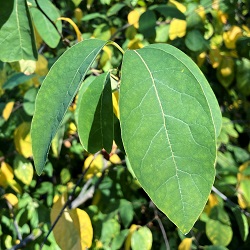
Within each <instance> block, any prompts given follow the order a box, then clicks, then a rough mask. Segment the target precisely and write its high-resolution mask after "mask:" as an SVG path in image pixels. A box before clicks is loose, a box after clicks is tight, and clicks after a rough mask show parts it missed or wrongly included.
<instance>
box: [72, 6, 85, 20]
mask: <svg viewBox="0 0 250 250" xmlns="http://www.w3.org/2000/svg"><path fill="white" fill-rule="evenodd" d="M74 16H75V18H76V20H77V22H78V23H80V22H81V19H82V17H83V13H82V10H81V9H80V8H76V9H75V10H74Z"/></svg>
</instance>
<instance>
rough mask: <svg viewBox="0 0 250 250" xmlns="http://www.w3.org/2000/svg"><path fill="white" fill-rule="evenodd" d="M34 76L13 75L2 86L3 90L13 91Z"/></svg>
mask: <svg viewBox="0 0 250 250" xmlns="http://www.w3.org/2000/svg"><path fill="white" fill-rule="evenodd" d="M34 76H35V74H31V75H25V74H24V73H15V74H14V75H12V76H11V77H10V78H9V79H8V80H7V81H6V82H5V83H4V84H3V89H13V88H15V87H16V86H18V85H19V84H22V83H25V82H26V81H28V80H30V79H31V78H33V77H34Z"/></svg>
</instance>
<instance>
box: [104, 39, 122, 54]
mask: <svg viewBox="0 0 250 250" xmlns="http://www.w3.org/2000/svg"><path fill="white" fill-rule="evenodd" d="M109 44H110V45H113V46H115V47H116V48H117V49H118V50H119V51H120V52H121V53H122V54H123V55H124V53H125V52H124V50H123V49H122V48H121V47H120V46H119V45H118V44H117V43H116V42H113V41H109V42H108V43H107V45H109Z"/></svg>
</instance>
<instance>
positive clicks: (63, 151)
mask: <svg viewBox="0 0 250 250" xmlns="http://www.w3.org/2000/svg"><path fill="white" fill-rule="evenodd" d="M27 6H28V8H29V10H28V11H29V13H30V15H31V20H32V25H33V29H34V36H35V40H32V41H29V40H27V41H26V40H25V41H24V42H26V43H29V44H30V43H34V46H36V49H37V51H38V55H37V53H36V51H33V59H32V58H30V59H27V58H23V59H20V58H18V56H17V54H15V51H14V50H15V41H14V39H13V44H12V41H11V43H9V44H8V46H9V47H8V48H7V47H6V48H5V47H2V48H1V51H2V52H0V56H1V60H2V61H0V162H1V169H0V199H1V202H0V208H1V209H0V220H1V225H0V249H20V248H25V249H39V248H40V246H41V245H42V244H43V243H44V245H43V249H66V250H67V249H85V247H89V248H90V249H112V250H115V249H126V250H129V249H133V250H135V249H160V250H163V249H180V250H184V249H210V250H212V249H213V250H217V249H218V250H223V249H249V246H250V236H249V223H250V213H249V212H250V157H249V156H250V143H249V141H250V109H249V107H250V1H249V0H228V1H222V0H182V1H175V0H169V1H167V0H157V1H152V0H131V1H128V0H125V1H115V0H100V1H97V0H86V1H81V0H53V1H49V0H46V1H45V0H39V1H34V0H30V1H27ZM5 7H6V6H4V5H3V7H1V8H2V9H1V11H0V12H1V14H3V13H4V11H5V9H4V8H5ZM0 16H1V15H0ZM53 23H54V24H53ZM0 24H1V25H0V27H4V23H3V22H2V19H1V18H0ZM9 31H10V30H8V32H9ZM1 32H2V33H1ZM5 32H6V31H5V30H4V29H3V28H0V37H3V36H5V35H6V34H5ZM6 36H7V35H6ZM88 38H98V39H103V40H113V41H115V42H116V43H118V44H119V45H120V46H121V47H122V48H123V49H125V50H126V49H138V48H142V47H143V46H145V45H147V44H150V43H168V44H172V45H173V46H175V47H177V48H179V49H181V50H182V51H183V52H185V53H186V54H187V55H189V56H190V57H191V58H192V59H193V60H194V61H195V62H196V63H197V65H198V66H199V67H200V69H201V70H202V72H203V73H204V74H205V76H206V78H207V79H208V81H209V83H210V84H211V87H212V88H213V90H214V92H215V94H216V97H217V99H218V102H219V104H220V107H221V111H222V115H223V127H222V131H221V134H220V136H219V138H218V157H217V163H216V171H217V173H216V179H215V184H214V187H213V190H212V192H211V194H210V196H209V199H208V202H207V205H206V207H205V209H204V211H203V213H202V214H201V216H200V218H199V220H198V221H197V223H196V224H195V225H194V228H193V229H192V231H191V232H190V233H189V234H188V235H183V234H182V233H181V232H180V231H178V229H177V228H176V227H175V225H174V224H172V223H171V222H170V221H169V220H168V218H167V217H166V216H164V215H163V214H162V213H161V212H160V211H159V210H157V208H156V207H155V206H154V205H153V203H152V202H151V201H150V199H149V197H148V196H147V194H146V193H145V192H144V191H143V190H142V189H141V188H140V185H139V183H138V182H137V181H136V180H135V179H134V178H133V173H132V171H131V168H130V166H129V163H128V162H127V160H126V158H125V156H124V153H123V147H122V142H121V141H119V140H117V141H119V143H117V144H119V145H118V147H117V146H116V145H114V146H113V150H112V153H111V154H110V155H108V154H107V153H106V152H99V153H98V154H96V155H94V156H93V155H89V154H88V153H87V152H85V151H84V150H83V148H82V146H81V144H80V143H79V139H78V135H77V131H76V125H75V115H77V109H76V104H77V97H76V98H75V100H74V103H73V104H72V105H71V107H70V108H69V110H68V112H67V114H66V116H65V118H64V122H63V123H62V125H61V127H60V129H59V131H58V133H57V135H56V137H55V138H54V140H53V143H52V147H51V151H50V153H49V161H48V163H47V165H46V167H45V170H44V172H43V174H42V175H41V176H37V175H36V174H35V172H34V170H33V161H32V150H31V141H30V133H29V132H30V125H31V119H32V115H33V113H34V103H35V98H36V94H37V92H38V89H39V86H40V85H41V83H42V81H43V79H44V78H45V76H46V74H47V73H48V71H49V69H50V68H51V67H52V65H53V63H54V62H55V61H56V60H57V59H58V57H59V56H60V55H61V54H62V53H63V52H64V51H65V50H66V49H67V47H69V46H72V45H74V44H75V43H77V42H79V41H81V40H83V39H88ZM29 44H28V45H29ZM28 45H27V47H28ZM5 49H6V51H7V53H6V54H7V55H5ZM11 57H12V58H11ZM121 57H122V56H121V54H120V53H119V51H117V50H116V49H114V48H113V47H105V48H104V50H103V52H102V53H101V56H99V57H98V60H97V61H96V63H95V65H93V67H92V68H91V70H90V72H89V74H88V76H87V78H86V80H85V81H92V80H93V79H94V77H95V76H96V75H98V74H99V73H101V72H103V71H108V70H109V69H110V68H114V69H116V68H117V69H118V68H119V67H120V65H121V59H122V58H121ZM34 58H37V61H35V60H34ZM159 60H160V58H159ZM68 63H69V64H70V63H71V62H70V61H69V62H68ZM117 80H119V79H117ZM57 84H60V79H58V83H57ZM113 98H114V103H115V100H118V93H117V92H114V95H113ZM44 105H46V103H45V104H44ZM90 105H91V103H90ZM115 108H117V106H116V105H114V109H115ZM117 122H118V120H117ZM117 129H119V123H118V127H117ZM160 153H161V152H159V154H160ZM88 166H90V167H89V169H88V171H87V172H86V174H85V175H83V173H84V171H86V169H87V168H88ZM201 167H202V166H201ZM81 177H83V178H81ZM74 187H75V189H74ZM72 190H73V191H72ZM63 207H65V208H66V210H65V212H64V213H63V215H62V216H61V219H60V220H59V222H58V224H57V226H56V227H55V228H54V230H53V233H51V234H50V235H49V236H48V239H47V240H46V241H44V238H45V236H46V235H47V233H48V232H49V229H50V227H51V225H52V223H53V222H54V220H55V219H56V218H57V217H58V214H59V212H60V210H61V209H62V208H63ZM43 241H44V242H43Z"/></svg>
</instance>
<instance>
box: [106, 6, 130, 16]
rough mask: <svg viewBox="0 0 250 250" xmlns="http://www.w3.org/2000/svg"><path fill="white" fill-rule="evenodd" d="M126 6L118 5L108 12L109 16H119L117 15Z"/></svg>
mask: <svg viewBox="0 0 250 250" xmlns="http://www.w3.org/2000/svg"><path fill="white" fill-rule="evenodd" d="M125 6H126V5H125V4H124V3H116V4H114V5H112V7H111V8H110V9H109V10H108V11H107V16H108V17H110V16H113V15H117V13H118V12H119V11H120V10H121V9H122V8H123V7H125Z"/></svg>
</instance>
